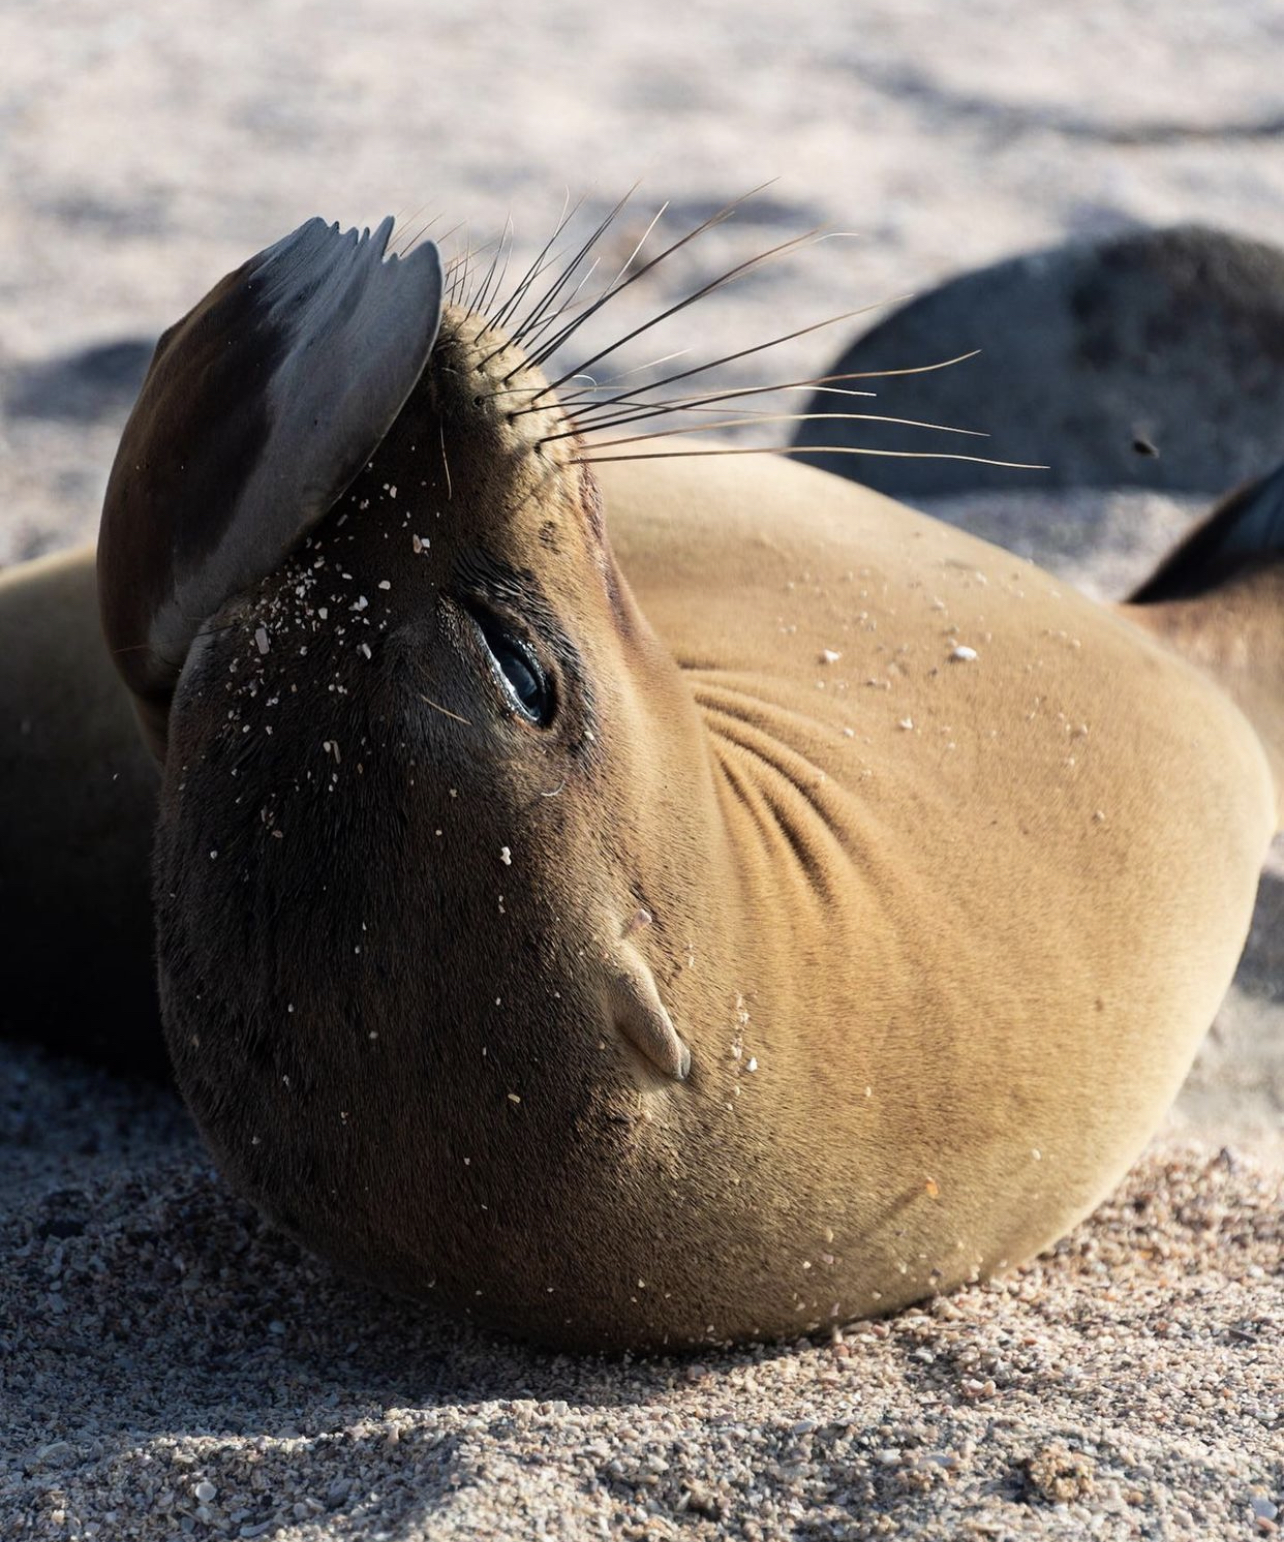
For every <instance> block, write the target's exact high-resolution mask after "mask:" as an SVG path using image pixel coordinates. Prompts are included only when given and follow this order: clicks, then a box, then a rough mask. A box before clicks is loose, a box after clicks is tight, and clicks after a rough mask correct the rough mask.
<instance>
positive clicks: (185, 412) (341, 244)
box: [98, 219, 442, 759]
mask: <svg viewBox="0 0 1284 1542" xmlns="http://www.w3.org/2000/svg"><path fill="white" fill-rule="evenodd" d="M392 223H393V222H392V220H391V219H386V220H384V222H383V223H382V224H381V225H380V226H379V228H378V229H377V230H376V231H375V232H374V234H373V235H371V234H370V232H369V231H365V232H363V233H362V234H361V235H360V236H358V234H357V232H356V231H355V230H350V231H348V232H346V234H342V235H341V234H340V233H339V227H338V226H337V225H327V224H326V223H325V222H324V221H323V220H320V219H313V220H309V221H308V223H307V224H305V225H301V226H300V227H299V228H298V230H296V231H295V232H294V233H293V235H289V236H287V237H286V238H285V239H284V240H283V241H278V242H277V243H276V245H275V246H270V247H268V248H267V250H266V251H263V252H260V253H259V254H258V255H257V256H256V257H252V258H250V260H249V261H248V262H246V263H245V264H244V265H243V266H241V267H240V268H238V269H237V270H236V272H235V273H232V274H229V275H228V277H227V278H225V279H224V280H223V281H222V282H221V283H220V284H218V285H217V286H216V287H215V288H214V289H213V290H211V291H210V293H209V294H208V295H207V296H206V297H205V299H204V300H202V301H201V303H200V304H199V305H197V306H196V308H195V309H194V310H192V311H191V312H189V314H188V315H187V316H185V317H184V318H183V320H182V321H180V322H178V323H177V325H175V326H173V327H171V328H170V330H169V331H168V332H166V333H165V334H164V336H163V337H162V338H161V340H160V342H159V343H158V344H157V346H156V354H155V357H154V358H153V360H152V365H151V369H150V370H149V372H148V375H147V379H146V380H145V381H144V383H143V388H142V391H141V393H140V395H139V398H138V402H137V404H136V405H135V407H134V411H133V413H132V414H131V416H130V419H129V422H128V424H127V425H126V427H125V433H124V436H123V438H122V439H121V444H120V449H119V451H118V452H117V455H116V462H115V465H114V466H113V468H112V474H111V479H110V481H109V483H108V487H107V497H106V501H105V503H104V506H103V519H102V529H101V533H100V536H99V548H98V570H99V591H100V600H101V605H102V615H103V626H104V630H105V632H106V636H107V641H108V645H109V647H110V648H111V650H112V655H113V657H114V659H115V662H116V666H117V668H118V669H119V670H120V673H121V674H122V676H123V677H124V680H125V683H126V684H127V685H128V687H129V689H130V690H131V691H132V692H133V694H134V699H135V703H136V705H137V708H138V712H139V717H140V720H141V721H142V724H143V727H144V729H145V731H146V734H147V737H148V741H149V743H150V744H151V747H152V750H153V752H154V753H155V754H156V755H157V757H158V758H161V759H163V757H164V753H165V740H166V731H167V722H168V715H169V702H170V699H171V697H172V694H173V691H174V686H175V684H176V683H177V680H178V676H179V673H180V672H181V670H182V667H183V663H184V660H185V659H186V656H187V651H188V648H189V647H190V645H191V642H192V639H193V638H194V637H195V635H196V633H197V632H198V630H199V629H200V627H201V625H202V624H203V623H204V622H205V621H206V620H207V619H208V617H210V616H211V615H213V614H214V613H215V612H216V611H217V610H218V609H219V608H220V607H221V606H222V605H223V604H224V603H226V601H227V600H228V599H230V598H231V597H232V596H233V595H235V594H237V593H239V592H240V591H242V590H243V589H246V588H247V587H249V586H250V585H251V584H253V583H254V582H255V581H256V580H257V579H259V578H261V577H263V576H265V575H266V574H268V573H270V572H271V571H272V570H273V569H274V568H275V567H277V566H278V565H279V564H280V562H281V561H282V560H283V559H284V558H285V557H286V556H287V555H288V553H289V552H290V551H291V550H292V549H293V548H294V547H295V546H296V545H297V544H298V542H299V541H300V540H301V539H302V537H303V536H304V535H305V534H306V533H307V532H308V530H310V529H311V528H313V527H314V526H315V525H316V524H317V522H318V521H319V520H320V519H321V518H322V517H323V516H324V515H325V513H326V511H327V510H328V509H329V508H330V507H331V506H332V505H333V504H334V503H335V501H336V500H337V499H338V498H339V497H341V496H342V494H343V492H344V490H345V489H346V487H347V486H348V484H349V483H350V482H351V481H352V479H353V478H354V477H355V476H356V474H357V473H358V471H360V469H361V467H362V466H363V465H364V464H365V463H366V462H367V460H368V459H369V458H370V456H371V454H372V453H373V452H374V450H375V449H376V447H377V446H378V444H379V442H380V441H381V440H382V438H383V437H384V435H385V434H386V433H387V431H388V429H389V428H390V427H391V426H392V424H393V422H394V420H395V419H396V417H397V414H398V413H399V412H400V411H401V408H402V406H403V405H404V404H405V401H406V398H407V397H408V396H409V395H410V392H411V391H412V390H413V389H414V386H415V383H416V381H417V380H418V379H419V376H420V374H421V373H422V372H423V368H424V365H425V364H426V363H427V361H428V356H429V354H430V352H431V351H432V346H433V343H434V341H435V339H436V335H437V327H438V324H439V321H440V317H441V305H442V271H441V258H440V255H439V253H438V251H437V248H436V247H435V246H434V245H433V244H432V243H431V242H427V243H425V244H424V245H422V246H419V247H417V248H416V249H415V250H414V251H413V252H411V253H410V255H409V256H408V257H406V258H405V259H404V260H402V259H398V258H397V257H395V256H394V257H389V258H387V259H386V260H385V257H384V252H385V249H386V247H387V242H388V237H389V235H390V233H391V231H392Z"/></svg>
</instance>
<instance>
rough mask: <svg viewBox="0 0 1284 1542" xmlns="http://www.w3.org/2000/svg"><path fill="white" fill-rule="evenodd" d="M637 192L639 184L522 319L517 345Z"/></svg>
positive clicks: (603, 221) (528, 333)
mask: <svg viewBox="0 0 1284 1542" xmlns="http://www.w3.org/2000/svg"><path fill="white" fill-rule="evenodd" d="M637 190H638V184H637V183H636V182H635V183H634V184H633V186H632V187H631V188H630V189H629V190H628V192H627V193H625V195H624V197H623V198H621V199H620V200H619V202H618V203H617V204H616V205H615V207H614V208H613V209H612V210H611V211H610V212H609V213H608V214H607V215H606V216H605V218H604V219H602V220H601V221H600V223H599V224H598V226H597V229H596V230H594V231H593V233H592V234H591V235H590V236H589V238H588V239H587V240H586V241H585V242H584V244H583V245H582V246H581V247H580V249H579V251H578V252H576V254H575V255H574V257H572V258H571V260H570V261H569V262H568V263H567V264H566V267H565V268H564V269H563V272H562V276H561V278H559V279H558V281H557V282H556V283H555V284H554V285H553V286H552V287H551V288H550V289H549V290H548V291H547V292H546V293H545V294H544V296H543V298H542V299H540V300H539V302H538V303H537V304H536V305H535V306H534V307H533V308H532V309H531V310H530V311H529V312H528V313H527V315H526V316H525V317H524V318H523V319H522V321H521V323H520V325H519V326H518V327H517V329H516V331H515V332H514V334H513V341H514V342H515V343H521V342H524V341H525V339H526V338H527V337H528V336H529V335H530V332H531V328H532V327H533V326H535V324H536V323H537V322H538V321H539V320H540V318H541V317H542V316H544V314H545V312H546V311H547V309H548V307H549V306H550V305H551V304H552V302H553V301H554V300H555V299H556V298H557V296H558V295H559V294H560V293H561V291H562V290H563V289H564V288H565V286H566V285H567V283H568V282H569V281H570V278H571V275H572V274H573V273H574V272H575V270H576V268H578V267H579V265H580V263H581V262H583V260H584V258H585V257H586V256H587V255H588V253H589V252H591V251H592V250H593V248H594V247H595V246H596V245H597V243H598V241H599V240H601V238H602V236H603V235H604V234H605V233H606V231H607V230H609V229H610V227H611V225H612V224H613V223H614V222H615V220H616V219H617V218H618V217H619V214H620V212H621V210H623V208H624V207H625V205H626V204H627V203H628V201H629V199H630V198H632V197H633V195H634V193H636V192H637Z"/></svg>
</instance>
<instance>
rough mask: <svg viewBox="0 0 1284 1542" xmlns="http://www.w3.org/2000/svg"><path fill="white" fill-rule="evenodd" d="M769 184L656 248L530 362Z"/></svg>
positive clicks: (553, 350) (548, 354)
mask: <svg viewBox="0 0 1284 1542" xmlns="http://www.w3.org/2000/svg"><path fill="white" fill-rule="evenodd" d="M770 185H771V184H770V183H769V182H764V183H763V184H762V186H761V187H755V188H752V189H751V190H750V191H749V192H747V193H745V194H743V195H742V196H741V197H739V198H736V199H733V200H732V201H731V202H730V203H728V204H724V205H723V207H722V208H721V209H719V210H717V212H716V213H714V214H711V215H710V216H709V217H708V219H706V220H702V221H701V222H700V224H698V225H697V226H696V227H695V229H694V230H691V231H689V232H688V233H687V234H686V235H685V236H682V237H680V239H678V240H677V241H675V242H674V243H673V244H672V245H671V246H667V247H665V249H664V251H662V252H660V253H659V254H658V255H657V256H655V257H652V258H651V260H650V261H649V262H646V263H643V265H642V266H641V267H640V268H636V269H635V270H634V271H633V272H632V273H630V274H629V276H628V277H627V278H626V279H624V281H623V282H622V283H620V284H617V285H616V286H615V288H613V289H610V290H608V291H607V292H606V293H605V294H603V295H600V296H599V297H598V299H596V300H595V301H594V302H593V304H592V305H589V306H587V307H586V308H585V309H584V311H583V312H582V313H581V314H580V315H578V316H577V317H576V318H575V319H574V320H573V321H571V322H568V323H567V325H566V326H565V327H563V328H562V330H561V331H560V332H558V333H557V334H556V335H555V336H554V337H553V338H552V339H551V340H550V341H549V342H547V343H545V345H544V347H543V348H542V349H541V350H540V352H539V353H538V354H537V355H536V356H535V358H534V359H533V360H532V363H535V364H542V363H543V361H544V360H545V359H547V358H551V357H552V355H553V354H554V353H556V351H557V350H558V349H559V348H560V347H561V346H562V344H563V343H565V342H566V341H567V339H568V338H570V337H571V336H572V335H573V334H574V333H575V331H576V330H577V329H578V328H579V327H582V326H583V325H584V323H585V322H586V321H588V320H589V318H590V317H591V316H594V315H596V313H597V312H598V311H599V310H601V308H602V307H603V306H604V305H605V304H606V303H607V301H609V300H611V299H614V297H615V296H616V295H618V294H622V293H623V292H624V291H625V290H626V289H627V288H628V287H629V285H630V284H636V283H637V281H638V280H639V279H640V278H642V277H644V276H645V275H646V274H647V273H650V272H651V271H652V269H654V268H655V267H657V266H658V265H659V264H660V263H662V262H664V261H665V259H666V258H668V257H671V256H672V255H673V254H674V252H676V251H679V250H680V249H681V248H682V247H684V246H686V245H688V244H689V243H690V242H692V241H694V240H695V239H696V237H697V236H700V235H703V234H704V233H705V231H707V230H712V229H714V228H715V226H718V225H721V224H723V223H724V222H725V221H726V220H729V219H730V218H731V217H732V215H733V214H734V213H735V212H736V210H737V209H738V208H740V207H741V205H742V204H744V203H745V202H747V201H748V200H749V199H750V198H753V197H754V196H755V195H756V194H758V193H760V192H762V190H763V188H766V187H770ZM609 351H610V350H608V352H609ZM598 357H603V355H599V356H598ZM590 362H592V361H590ZM587 367H588V365H587V364H585V365H582V366H581V368H584V369H586V368H587Z"/></svg>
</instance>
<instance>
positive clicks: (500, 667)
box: [468, 605, 553, 728]
mask: <svg viewBox="0 0 1284 1542" xmlns="http://www.w3.org/2000/svg"><path fill="white" fill-rule="evenodd" d="M468 613H469V615H471V616H472V618H473V621H474V623H475V624H476V626H477V630H478V631H479V632H480V633H481V636H482V641H483V642H484V643H485V644H486V649H487V651H488V652H489V654H490V659H491V664H492V666H493V667H494V670H495V673H496V674H497V675H498V676H499V678H500V680H501V682H502V683H503V686H504V690H505V693H506V694H507V696H508V697H509V700H510V701H511V702H512V704H513V706H514V707H515V708H516V710H517V711H518V712H520V713H521V715H522V716H523V717H524V718H526V719H527V721H528V722H531V723H535V724H537V725H538V726H539V727H540V728H543V727H545V726H547V724H548V723H549V722H550V721H551V720H552V717H553V691H552V687H551V686H550V684H549V682H548V678H547V676H546V675H545V674H544V671H543V670H542V669H541V668H540V665H539V660H538V659H537V658H536V657H535V655H534V654H533V653H532V652H531V650H530V648H528V647H527V645H526V644H525V643H524V642H523V641H522V640H521V639H520V638H518V637H514V635H513V634H512V633H511V632H510V631H509V630H508V629H507V627H505V626H504V625H503V623H502V622H501V621H499V620H498V618H497V617H495V616H494V615H493V614H492V613H491V612H490V611H488V610H485V609H483V608H482V606H480V605H470V606H469V607H468Z"/></svg>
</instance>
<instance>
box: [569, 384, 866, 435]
mask: <svg viewBox="0 0 1284 1542" xmlns="http://www.w3.org/2000/svg"><path fill="white" fill-rule="evenodd" d="M789 391H812V392H814V393H816V394H818V395H819V394H821V393H824V394H825V395H828V396H846V397H851V398H853V399H854V398H857V397H859V398H861V399H862V400H864V401H872V400H874V399H875V398H876V397H877V395H878V393H877V392H876V391H854V390H851V389H849V388H847V387H844V386H827V385H821V384H820V382H819V381H818V380H782V381H772V382H771V383H769V384H767V385H757V386H736V387H735V388H733V389H732V390H728V391H711V392H709V394H708V395H697V396H669V397H661V398H660V399H659V400H657V401H646V400H645V399H644V398H642V397H640V396H617V397H614V398H612V399H611V400H610V401H605V402H585V403H584V405H583V406H582V407H580V408H579V409H578V410H577V411H575V412H573V413H572V416H573V417H574V418H575V420H576V421H577V422H578V423H580V424H581V425H582V426H583V427H585V428H601V427H604V426H605V425H604V424H603V423H601V422H597V423H594V422H591V421H587V418H588V414H590V413H600V412H604V411H610V410H612V409H614V408H616V407H636V408H637V409H638V414H637V415H638V416H639V417H647V416H655V417H662V416H665V415H667V414H668V413H670V412H703V411H705V410H706V409H708V408H710V407H712V406H713V405H715V404H717V403H719V402H726V401H738V400H740V399H741V398H743V397H746V396H771V395H774V394H776V393H777V392H780V393H786V392H789ZM562 405H563V407H566V406H567V404H566V402H563V403H562Z"/></svg>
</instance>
